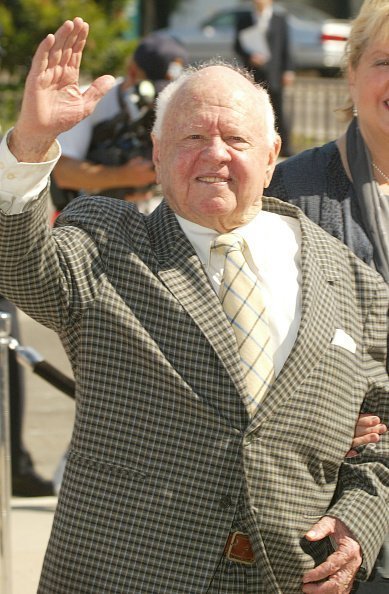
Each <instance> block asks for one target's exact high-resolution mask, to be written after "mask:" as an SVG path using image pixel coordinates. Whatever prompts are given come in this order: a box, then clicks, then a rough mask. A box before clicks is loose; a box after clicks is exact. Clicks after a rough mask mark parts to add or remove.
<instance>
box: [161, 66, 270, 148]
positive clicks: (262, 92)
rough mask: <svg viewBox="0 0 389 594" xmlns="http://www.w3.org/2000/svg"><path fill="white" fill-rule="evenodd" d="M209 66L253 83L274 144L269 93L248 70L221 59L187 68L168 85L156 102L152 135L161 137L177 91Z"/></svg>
mask: <svg viewBox="0 0 389 594" xmlns="http://www.w3.org/2000/svg"><path fill="white" fill-rule="evenodd" d="M209 66H224V67H226V68H229V69H231V70H233V71H234V72H237V73H238V74H240V75H241V76H243V78H245V79H246V80H248V81H249V82H251V83H252V85H253V87H254V89H255V90H256V91H257V93H258V98H259V100H260V101H261V102H262V104H263V107H264V110H265V124H266V128H267V139H268V141H269V144H270V145H271V144H273V143H274V141H275V139H276V137H277V131H276V128H275V116H274V110H273V107H272V104H271V101H270V97H269V94H268V92H267V91H266V89H265V88H264V87H263V86H262V85H260V84H257V83H256V82H255V81H254V78H253V77H252V75H251V74H250V72H249V71H248V70H246V69H245V68H242V67H241V66H238V65H236V64H231V63H229V62H225V61H223V60H220V59H214V60H209V61H207V62H203V63H202V64H199V65H196V66H187V67H186V68H185V69H184V70H183V72H182V74H180V76H179V77H178V78H176V80H174V81H172V82H170V83H169V84H168V85H166V87H165V88H164V89H163V90H162V91H161V92H160V93H159V95H158V97H157V100H156V106H155V120H154V125H153V129H152V133H153V134H154V135H155V136H156V137H157V138H160V137H161V134H162V125H163V121H164V117H165V114H166V110H167V107H168V105H169V104H170V103H171V101H172V99H173V97H174V96H175V94H176V93H177V91H178V90H179V89H180V88H181V87H182V86H183V85H184V83H185V82H186V81H187V80H189V79H190V78H191V77H192V76H193V75H194V74H196V73H197V72H200V71H201V70H204V69H205V68H208V67H209Z"/></svg>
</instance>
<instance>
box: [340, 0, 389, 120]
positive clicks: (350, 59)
mask: <svg viewBox="0 0 389 594" xmlns="http://www.w3.org/2000/svg"><path fill="white" fill-rule="evenodd" d="M375 40H382V41H389V0H365V2H364V3H363V4H362V7H361V9H360V11H359V14H358V16H357V17H356V18H355V19H354V21H353V22H352V25H351V30H350V36H349V38H348V40H347V43H346V49H345V55H344V60H343V72H344V75H345V76H346V77H347V74H348V70H349V68H351V69H353V70H354V69H355V68H357V66H358V64H359V62H360V60H361V57H362V55H363V54H364V52H365V51H366V48H367V47H368V45H369V44H371V43H372V41H375ZM338 111H339V112H340V113H341V114H342V115H343V119H345V120H351V118H352V116H353V102H352V99H351V97H350V96H349V97H348V98H347V100H346V102H345V104H344V105H343V106H342V107H340V108H339V109H338Z"/></svg>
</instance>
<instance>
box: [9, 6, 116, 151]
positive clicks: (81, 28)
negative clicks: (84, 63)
mask: <svg viewBox="0 0 389 594" xmlns="http://www.w3.org/2000/svg"><path fill="white" fill-rule="evenodd" d="M88 31H89V25H88V24H87V23H85V22H84V21H83V20H82V19H81V18H80V17H76V18H75V19H74V20H73V21H65V22H64V23H63V24H62V25H61V27H59V29H58V30H57V31H56V32H55V33H54V34H49V35H47V37H45V39H43V41H42V42H41V43H40V44H39V46H38V49H37V51H36V53H35V55H34V57H33V60H32V65H31V69H30V72H29V74H28V76H27V79H26V85H25V90H24V97H23V102H22V107H21V111H20V115H19V118H18V120H17V122H16V124H15V128H14V130H13V132H12V135H11V138H10V140H9V147H10V150H11V151H12V153H13V154H14V155H15V157H16V158H17V159H18V160H19V161H29V162H38V161H41V160H44V158H45V156H46V154H47V152H48V150H49V148H50V146H51V145H52V143H53V142H54V140H55V138H56V137H57V136H58V134H60V133H61V132H65V131H66V130H69V129H70V128H72V127H73V126H74V125H75V124H77V123H78V122H79V121H81V120H82V119H84V118H85V117H86V116H88V115H89V114H90V113H91V112H92V111H93V109H94V108H95V105H96V103H97V102H98V101H99V100H100V99H101V97H102V96H103V95H104V94H105V93H106V92H107V91H108V90H109V89H110V88H111V87H112V85H113V84H114V78H113V77H112V76H109V75H105V76H101V77H99V78H97V79H96V80H95V81H94V82H93V83H92V84H91V85H90V86H89V87H88V89H87V90H86V91H85V92H81V90H80V88H79V73H80V64H81V58H82V52H83V49H84V47H85V43H86V40H87V37H88Z"/></svg>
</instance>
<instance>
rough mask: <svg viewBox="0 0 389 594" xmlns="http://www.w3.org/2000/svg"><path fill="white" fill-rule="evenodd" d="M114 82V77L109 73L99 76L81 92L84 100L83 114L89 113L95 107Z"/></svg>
mask: <svg viewBox="0 0 389 594" xmlns="http://www.w3.org/2000/svg"><path fill="white" fill-rule="evenodd" d="M114 84H115V79H114V77H113V76H110V75H109V74H105V75H104V76H100V77H99V78H97V79H96V80H95V81H93V83H92V84H91V85H90V86H89V87H88V88H87V90H86V91H85V92H84V93H83V99H84V102H85V110H84V114H85V115H89V114H90V113H92V111H93V110H94V108H95V105H96V103H97V102H98V101H99V100H100V99H101V97H103V95H105V94H106V93H107V92H108V91H109V89H111V88H112V87H113V85H114Z"/></svg>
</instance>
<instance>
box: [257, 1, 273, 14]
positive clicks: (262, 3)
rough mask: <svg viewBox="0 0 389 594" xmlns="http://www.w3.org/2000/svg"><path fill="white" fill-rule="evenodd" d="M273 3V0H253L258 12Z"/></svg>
mask: <svg viewBox="0 0 389 594" xmlns="http://www.w3.org/2000/svg"><path fill="white" fill-rule="evenodd" d="M271 4H273V0H253V6H254V8H255V9H256V10H257V11H258V12H263V11H264V10H265V8H267V7H268V6H270V5H271Z"/></svg>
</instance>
